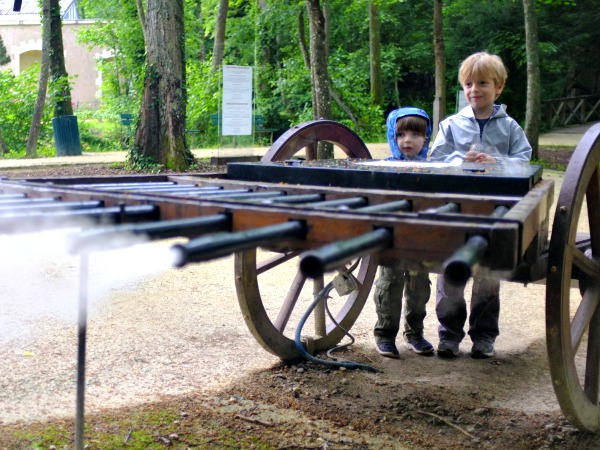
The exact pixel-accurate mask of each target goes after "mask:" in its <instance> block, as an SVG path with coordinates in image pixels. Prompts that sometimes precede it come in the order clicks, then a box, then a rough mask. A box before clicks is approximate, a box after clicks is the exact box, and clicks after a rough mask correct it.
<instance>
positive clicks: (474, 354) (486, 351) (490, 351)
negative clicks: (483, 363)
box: [471, 341, 496, 359]
mask: <svg viewBox="0 0 600 450" xmlns="http://www.w3.org/2000/svg"><path fill="white" fill-rule="evenodd" d="M495 354H496V352H495V351H494V343H493V342H490V341H475V342H474V343H473V348H471V358H473V359H486V358H492V357H493V356H494V355H495Z"/></svg>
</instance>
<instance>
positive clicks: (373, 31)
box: [369, 0, 383, 106]
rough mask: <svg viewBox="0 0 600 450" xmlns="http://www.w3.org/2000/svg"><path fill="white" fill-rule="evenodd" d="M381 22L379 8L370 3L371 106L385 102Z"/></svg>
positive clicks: (372, 2)
mask: <svg viewBox="0 0 600 450" xmlns="http://www.w3.org/2000/svg"><path fill="white" fill-rule="evenodd" d="M380 29H381V22H380V19H379V6H377V4H376V3H375V2H374V1H372V0H371V1H369V56H370V58H369V60H370V73H371V104H372V105H377V106H379V105H381V103H382V102H383V81H382V74H381V31H380Z"/></svg>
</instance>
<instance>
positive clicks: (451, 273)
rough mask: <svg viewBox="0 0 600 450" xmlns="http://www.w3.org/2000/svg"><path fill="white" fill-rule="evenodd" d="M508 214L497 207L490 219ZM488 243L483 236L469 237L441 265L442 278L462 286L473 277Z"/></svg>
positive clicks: (504, 207)
mask: <svg viewBox="0 0 600 450" xmlns="http://www.w3.org/2000/svg"><path fill="white" fill-rule="evenodd" d="M507 212H508V208H507V207H506V206H498V207H497V208H496V209H495V210H494V212H493V213H492V214H491V216H490V217H492V218H500V217H502V216H504V215H505V214H506V213H507ZM488 245H489V241H488V239H487V238H485V237H484V236H480V235H474V236H471V237H470V238H469V239H468V240H467V242H466V243H465V245H463V246H462V247H460V248H459V249H458V250H457V251H456V252H454V253H453V254H452V256H450V258H448V259H447V260H446V261H444V264H443V266H442V267H443V270H444V278H445V279H446V280H447V281H448V282H449V283H451V284H454V285H457V286H462V285H463V284H465V283H466V282H467V281H468V280H469V278H471V276H472V275H473V271H474V270H475V268H476V267H477V266H478V265H479V263H480V262H481V260H482V259H483V255H484V254H485V251H486V250H487V248H488Z"/></svg>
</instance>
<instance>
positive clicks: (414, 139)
mask: <svg viewBox="0 0 600 450" xmlns="http://www.w3.org/2000/svg"><path fill="white" fill-rule="evenodd" d="M396 142H397V143H398V148H399V149H400V151H401V152H402V153H403V154H404V156H406V157H407V158H414V157H415V156H417V155H418V154H419V152H420V151H421V149H422V148H423V145H425V135H423V134H421V133H417V132H416V131H408V130H405V131H399V132H398V133H397V134H396Z"/></svg>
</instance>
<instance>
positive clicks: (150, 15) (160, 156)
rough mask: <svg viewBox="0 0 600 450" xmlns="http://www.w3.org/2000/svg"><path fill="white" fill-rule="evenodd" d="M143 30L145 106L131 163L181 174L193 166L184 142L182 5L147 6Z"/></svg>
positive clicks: (177, 0) (159, 2)
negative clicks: (146, 162)
mask: <svg viewBox="0 0 600 450" xmlns="http://www.w3.org/2000/svg"><path fill="white" fill-rule="evenodd" d="M142 17H144V19H143V20H144V21H145V22H144V23H143V24H142V27H143V28H144V30H145V39H146V67H145V79H144V89H143V93H142V106H141V112H140V118H139V122H138V125H137V128H136V132H135V144H134V148H133V151H132V153H131V154H130V159H131V160H133V161H136V160H137V159H138V158H143V159H145V160H146V159H151V160H152V161H154V162H157V163H159V164H162V165H164V166H165V167H167V168H169V169H173V170H176V171H181V170H186V169H187V168H188V167H189V166H190V164H191V163H192V161H193V159H194V158H193V156H192V152H191V151H190V150H189V148H188V146H187V142H186V140H185V121H186V103H187V92H186V82H185V80H186V76H185V58H184V54H185V52H184V50H185V48H184V47H185V45H184V39H183V36H184V31H185V30H184V24H183V0H146V11H145V12H143V11H141V12H140V18H142Z"/></svg>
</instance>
